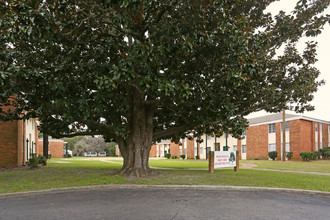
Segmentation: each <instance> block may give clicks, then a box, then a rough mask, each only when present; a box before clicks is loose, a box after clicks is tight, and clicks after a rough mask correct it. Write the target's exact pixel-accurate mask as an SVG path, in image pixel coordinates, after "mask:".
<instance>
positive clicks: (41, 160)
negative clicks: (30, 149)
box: [38, 154, 47, 166]
mask: <svg viewBox="0 0 330 220" xmlns="http://www.w3.org/2000/svg"><path fill="white" fill-rule="evenodd" d="M38 164H40V165H42V166H46V165H47V158H46V157H45V156H43V155H41V154H39V155H38Z"/></svg>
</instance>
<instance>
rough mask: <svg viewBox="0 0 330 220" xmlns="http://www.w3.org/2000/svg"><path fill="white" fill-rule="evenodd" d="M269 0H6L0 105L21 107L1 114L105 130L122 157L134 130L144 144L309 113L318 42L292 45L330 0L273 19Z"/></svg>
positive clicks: (53, 129)
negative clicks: (284, 112)
mask: <svg viewBox="0 0 330 220" xmlns="http://www.w3.org/2000/svg"><path fill="white" fill-rule="evenodd" d="M274 1H275V0H269V1H268V0H267V1H233V2H228V1H194V0H190V1H187V2H185V3H183V1H149V0H135V1H123V2H121V1H116V2H121V3H116V4H115V3H114V4H111V6H109V1H87V0H80V1H67V0H59V1H57V2H58V4H54V1H53V0H44V1H40V3H37V4H35V2H36V1H26V2H25V1H24V4H23V3H22V1H21V0H5V1H4V3H2V4H1V10H0V30H1V35H0V42H1V44H0V88H1V89H0V103H1V104H0V107H2V106H7V105H9V104H13V105H14V107H15V108H14V109H13V111H11V112H5V111H2V108H0V120H12V119H20V118H30V117H38V118H39V120H40V122H41V124H40V128H41V130H42V132H45V133H48V134H50V135H52V136H53V137H55V138H56V137H62V136H75V135H103V137H104V138H105V139H106V141H108V142H109V141H116V142H118V143H121V144H122V145H123V147H122V149H123V152H122V153H123V154H125V153H127V152H124V150H127V151H134V150H135V149H134V147H133V149H132V148H130V147H129V146H137V145H136V144H135V143H129V144H127V142H128V141H132V142H134V141H135V140H136V137H141V139H144V140H138V141H140V143H146V144H145V146H143V148H145V149H146V148H148V147H150V145H151V142H155V141H158V140H161V139H167V138H173V140H178V139H179V138H180V137H183V136H186V135H187V134H190V133H191V132H193V133H194V134H195V135H196V136H198V135H202V134H204V133H208V134H210V133H215V134H216V135H219V134H220V133H223V132H226V133H229V132H230V133H232V134H233V135H234V136H235V137H239V136H240V135H241V134H242V132H243V131H244V130H245V129H246V127H247V126H248V123H247V120H246V119H245V118H244V116H246V115H248V114H249V113H251V112H254V111H256V110H267V111H270V112H276V111H280V110H281V109H283V108H288V109H291V110H294V111H296V112H301V111H304V110H311V109H313V107H312V106H311V105H310V101H311V100H312V99H313V95H314V93H315V92H316V91H317V88H318V86H320V85H322V84H323V81H318V80H317V77H318V76H319V74H320V72H319V71H318V70H317V69H316V68H315V66H314V64H315V62H316V57H315V56H316V43H314V42H309V43H307V44H306V48H305V50H304V51H303V52H302V53H299V52H298V51H297V50H296V48H295V45H296V43H297V42H298V41H299V39H300V38H301V37H302V36H316V35H318V34H319V33H320V32H321V30H322V28H323V26H324V24H325V23H327V22H328V21H329V18H328V15H326V14H324V11H325V10H326V9H327V8H328V6H329V4H330V3H329V1H298V3H297V5H296V7H295V9H294V10H293V11H292V12H290V13H289V14H286V13H284V12H283V11H281V12H279V14H278V15H277V16H275V17H274V18H273V17H272V16H271V15H270V14H268V13H266V12H265V9H266V7H267V6H268V5H269V4H270V3H272V2H274ZM242 5H244V7H243V6H242ZM142 9H143V10H142ZM280 47H283V48H285V50H284V53H283V55H281V56H277V54H276V51H277V49H278V48H280ZM13 95H16V96H15V102H14V103H9V100H8V98H9V97H11V96H13ZM287 103H289V106H287V105H286V104H287ZM24 112H27V114H23V113H24ZM137 115H138V116H139V117H135V116H137ZM133 116H134V117H133ZM137 118H138V120H139V121H136V120H137ZM135 125H139V128H145V129H136V126H135ZM82 128H83V129H85V130H83V129H82ZM141 131H143V132H142V133H140V132H141ZM147 131H153V134H151V136H150V137H147V133H148V132H147ZM137 132H139V135H137ZM140 134H141V135H140ZM146 140H148V141H149V143H147V141H146ZM125 143H126V144H125ZM69 149H72V144H71V142H70V145H69ZM75 154H79V153H76V152H75ZM127 154H128V153H127Z"/></svg>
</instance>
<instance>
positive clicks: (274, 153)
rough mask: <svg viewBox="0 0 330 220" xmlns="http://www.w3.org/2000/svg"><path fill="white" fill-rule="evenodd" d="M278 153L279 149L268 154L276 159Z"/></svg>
mask: <svg viewBox="0 0 330 220" xmlns="http://www.w3.org/2000/svg"><path fill="white" fill-rule="evenodd" d="M277 154H278V153H277V151H271V152H268V156H269V158H270V159H272V160H275V159H276V157H277Z"/></svg>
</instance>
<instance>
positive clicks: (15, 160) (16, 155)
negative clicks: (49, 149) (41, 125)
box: [0, 107, 38, 167]
mask: <svg viewBox="0 0 330 220" xmlns="http://www.w3.org/2000/svg"><path fill="white" fill-rule="evenodd" d="M10 108H12V107H6V108H3V109H4V110H7V111H8V110H10ZM37 137H38V126H37V122H36V119H29V120H24V121H23V120H19V121H8V122H2V121H0V166H6V167H17V166H21V165H24V164H25V163H26V162H27V161H28V159H29V158H30V157H31V155H32V154H33V153H36V151H37V140H38V138H37Z"/></svg>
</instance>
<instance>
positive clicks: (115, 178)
mask: <svg viewBox="0 0 330 220" xmlns="http://www.w3.org/2000/svg"><path fill="white" fill-rule="evenodd" d="M162 161H163V162H164V163H173V162H178V163H181V166H184V167H185V166H187V164H189V163H194V162H195V163H196V164H198V165H196V167H200V166H205V165H203V163H206V161H194V160H191V161H190V160H185V161H183V160H157V161H156V160H151V163H153V162H156V163H161V162H162ZM165 161H166V162H165ZM152 166H155V165H152ZM166 166H167V165H166ZM120 168H121V165H120V164H115V163H110V162H104V161H92V160H79V159H51V160H50V163H49V164H48V166H46V167H43V168H40V169H36V170H17V171H2V172H0V193H8V192H19V191H31V190H42V189H51V188H63V187H73V186H91V185H103V184H155V185H173V184H175V185H233V186H260V187H279V188H296V189H307V190H319V191H327V192H330V176H324V175H312V174H299V173H283V172H274V171H261V170H244V169H241V170H240V172H239V173H235V172H233V170H232V169H224V170H216V171H215V173H214V174H210V173H208V172H207V171H206V170H205V171H204V170H189V171H188V170H158V171H159V172H160V175H157V176H153V177H148V178H145V179H135V178H125V177H123V176H121V175H115V172H116V171H118V170H119V169H120Z"/></svg>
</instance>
